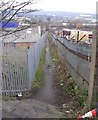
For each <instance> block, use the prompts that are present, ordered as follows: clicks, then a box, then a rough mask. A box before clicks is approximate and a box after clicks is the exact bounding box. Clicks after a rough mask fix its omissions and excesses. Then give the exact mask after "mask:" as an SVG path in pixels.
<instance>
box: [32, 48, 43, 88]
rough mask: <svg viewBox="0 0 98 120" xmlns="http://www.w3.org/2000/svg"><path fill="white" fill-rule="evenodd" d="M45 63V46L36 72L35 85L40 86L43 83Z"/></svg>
mask: <svg viewBox="0 0 98 120" xmlns="http://www.w3.org/2000/svg"><path fill="white" fill-rule="evenodd" d="M44 64H45V48H43V50H42V54H41V58H40V62H39V65H38V69H37V72H36V74H35V78H34V82H33V87H40V86H42V85H43V80H44V70H43V65H44Z"/></svg>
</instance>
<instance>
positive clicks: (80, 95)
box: [49, 35, 88, 114]
mask: <svg viewBox="0 0 98 120" xmlns="http://www.w3.org/2000/svg"><path fill="white" fill-rule="evenodd" d="M49 39H50V53H51V56H52V59H53V62H54V64H55V66H56V69H57V71H58V72H57V74H58V75H57V79H58V80H59V83H60V84H63V83H64V81H65V80H66V86H64V91H65V93H71V94H72V95H74V96H75V101H74V102H73V106H75V107H78V108H79V107H80V108H83V110H82V109H81V112H80V113H81V114H84V113H85V112H87V110H88V108H87V96H88V91H87V90H85V89H83V88H81V87H80V86H78V85H77V83H76V82H75V80H73V78H72V76H71V74H70V73H69V72H68V70H67V69H66V67H65V65H64V63H63V60H62V59H61V58H60V57H59V55H58V52H57V49H56V47H55V44H54V43H53V41H52V38H51V36H50V35H49Z"/></svg>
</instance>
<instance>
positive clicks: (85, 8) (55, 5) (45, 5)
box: [35, 0, 97, 13]
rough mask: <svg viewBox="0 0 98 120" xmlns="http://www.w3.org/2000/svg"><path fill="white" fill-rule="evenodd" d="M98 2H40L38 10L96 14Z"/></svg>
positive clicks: (75, 0)
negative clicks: (97, 3)
mask: <svg viewBox="0 0 98 120" xmlns="http://www.w3.org/2000/svg"><path fill="white" fill-rule="evenodd" d="M96 2H97V0H39V2H38V3H37V4H36V5H35V6H36V7H37V8H40V9H44V10H53V11H73V12H87V13H96Z"/></svg>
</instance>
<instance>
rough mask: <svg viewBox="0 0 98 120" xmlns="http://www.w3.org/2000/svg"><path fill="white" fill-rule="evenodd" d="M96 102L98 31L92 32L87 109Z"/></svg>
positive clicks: (97, 98)
mask: <svg viewBox="0 0 98 120" xmlns="http://www.w3.org/2000/svg"><path fill="white" fill-rule="evenodd" d="M97 102H98V31H94V32H93V40H92V55H91V66H90V81H89V90H88V107H89V109H91V106H92V105H96V103H97Z"/></svg>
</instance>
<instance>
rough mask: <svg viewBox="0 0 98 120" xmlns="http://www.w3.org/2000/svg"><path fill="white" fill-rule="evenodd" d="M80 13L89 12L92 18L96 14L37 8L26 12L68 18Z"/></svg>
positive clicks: (29, 14)
mask: <svg viewBox="0 0 98 120" xmlns="http://www.w3.org/2000/svg"><path fill="white" fill-rule="evenodd" d="M80 14H84V15H86V14H89V15H92V17H93V18H96V15H95V14H90V13H75V12H63V11H43V10H39V11H36V12H33V13H28V14H27V16H31V15H34V16H35V15H39V16H40V15H41V16H54V15H55V16H59V17H63V16H65V17H70V18H73V17H76V16H79V15H80ZM21 15H24V14H21Z"/></svg>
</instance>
